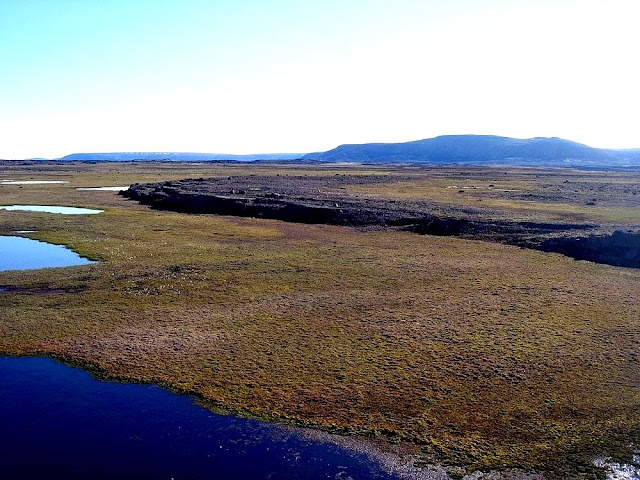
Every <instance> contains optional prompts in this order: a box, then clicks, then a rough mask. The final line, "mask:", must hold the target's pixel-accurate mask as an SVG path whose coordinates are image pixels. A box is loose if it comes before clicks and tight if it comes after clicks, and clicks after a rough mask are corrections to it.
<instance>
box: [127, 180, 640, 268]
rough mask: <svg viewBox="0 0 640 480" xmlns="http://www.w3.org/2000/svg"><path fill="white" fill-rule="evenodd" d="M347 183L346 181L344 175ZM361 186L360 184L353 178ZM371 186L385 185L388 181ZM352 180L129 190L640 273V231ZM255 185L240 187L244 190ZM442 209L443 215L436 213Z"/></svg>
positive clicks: (192, 209)
mask: <svg viewBox="0 0 640 480" xmlns="http://www.w3.org/2000/svg"><path fill="white" fill-rule="evenodd" d="M343 177H344V176H343ZM349 180H353V179H349ZM367 181H369V182H372V183H376V182H383V181H384V178H378V177H377V176H376V177H373V178H368V179H367ZM337 182H344V178H343V179H341V180H336V179H332V178H326V177H306V176H305V177H229V178H227V179H191V180H182V181H173V182H162V183H150V184H136V185H133V186H131V187H130V188H129V189H128V190H126V191H124V192H121V194H122V195H124V196H125V197H128V198H131V199H133V200H138V201H140V202H141V203H144V204H146V205H150V206H152V207H154V208H158V209H165V210H173V211H178V212H186V213H206V214H218V215H233V216H241V217H257V218H268V219H274V220H282V221H286V222H297V223H308V224H329V225H345V226H356V227H374V228H375V227H378V228H381V229H387V228H402V229H404V230H408V231H411V232H414V233H418V234H428V235H438V236H459V237H464V238H468V239H477V240H485V241H495V242H500V243H505V244H509V245H516V246H520V247H525V248H533V249H537V250H542V251H545V252H555V253H561V254H563V255H567V256H569V257H572V258H576V259H579V260H589V261H592V262H597V263H604V264H609V265H615V266H622V267H632V268H640V232H637V231H627V232H624V231H620V230H616V229H615V228H612V227H611V226H608V227H607V228H603V227H602V226H600V225H597V224H594V223H586V222H583V223H568V222H536V221H509V220H504V219H492V218H491V219H487V218H483V217H482V216H481V215H477V214H473V213H471V214H469V212H465V210H464V209H461V208H455V207H452V208H451V209H450V214H443V213H442V208H441V206H439V208H437V209H436V208H434V206H433V205H431V204H429V203H428V202H416V201H395V200H394V201H388V200H385V199H371V198H356V197H354V196H350V195H346V194H345V193H343V192H341V190H344V187H341V186H340V185H341V183H337ZM244 184H246V185H248V186H247V187H245V188H239V186H241V185H244ZM436 211H438V213H435V212H436Z"/></svg>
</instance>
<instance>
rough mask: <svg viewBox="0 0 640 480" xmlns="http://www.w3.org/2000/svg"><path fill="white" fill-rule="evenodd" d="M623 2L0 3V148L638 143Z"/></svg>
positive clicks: (636, 70)
mask: <svg viewBox="0 0 640 480" xmlns="http://www.w3.org/2000/svg"><path fill="white" fill-rule="evenodd" d="M638 19H640V2H638V1H637V0H607V1H604V0H603V1H590V0H556V1H548V0H537V1H533V0H512V1H505V0H502V1H501V0H476V1H470V0H467V1H464V0H449V1H443V0H439V1H429V0H423V1H417V0H394V1H384V0H368V1H364V0H351V1H348V0H343V1H335V0H325V1H317V2H304V1H290V0H281V1H275V0H264V1H256V0H236V1H213V0H212V1H203V0H202V1H200V0H185V1H167V0H164V1H163V0H101V1H98V0H90V1H89V0H0V158H25V157H35V156H44V157H57V156H61V155H65V154H67V153H72V152H86V151H199V152H223V153H258V152H308V151H317V150H326V149H329V148H333V147H335V146H337V145H338V144H341V143H360V142H370V141H380V142H395V141H406V140H415V139H420V138H427V137H431V136H436V135H442V134H460V133H478V134H496V135H506V136H515V137H532V136H560V137H564V138H568V139H571V140H576V141H580V142H583V143H587V144H589V145H592V146H601V147H621V148H625V147H627V148H628V147H640V129H639V128H638V121H637V112H638V111H640V95H639V94H638V85H639V84H640V66H639V62H638V61H637V49H638V47H639V46H640V29H638V28H637V22H638Z"/></svg>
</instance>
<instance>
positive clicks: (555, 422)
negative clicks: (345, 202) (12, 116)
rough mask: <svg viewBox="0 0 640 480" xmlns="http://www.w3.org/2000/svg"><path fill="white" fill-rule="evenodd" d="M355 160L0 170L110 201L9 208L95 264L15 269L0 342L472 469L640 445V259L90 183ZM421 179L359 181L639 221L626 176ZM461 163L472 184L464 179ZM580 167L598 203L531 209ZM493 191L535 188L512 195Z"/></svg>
mask: <svg viewBox="0 0 640 480" xmlns="http://www.w3.org/2000/svg"><path fill="white" fill-rule="evenodd" d="M347 168H348V171H349V173H352V174H363V175H366V174H370V173H371V172H372V170H371V169H365V168H357V167H343V168H338V167H331V168H327V167H300V166H299V167H295V168H293V167H279V166H233V165H232V166H229V165H216V164H211V165H182V164H180V165H175V164H95V165H90V164H77V165H76V164H72V165H56V166H51V165H19V164H5V165H0V179H2V178H11V179H30V178H36V179H40V178H46V179H61V180H68V181H69V182H70V183H68V184H62V185H25V186H22V187H21V186H15V185H3V186H0V204H12V203H31V204H59V205H76V206H85V207H98V208H103V209H105V210H106V211H105V213H103V214H100V215H92V216H58V215H47V214H36V213H20V214H18V213H16V212H6V211H2V210H0V234H8V233H10V232H11V231H13V230H38V233H37V234H33V235H30V236H31V237H32V238H38V239H42V240H47V241H52V242H55V243H64V244H66V245H70V246H71V247H73V248H74V249H75V250H76V251H78V252H80V253H82V254H83V255H87V256H89V257H91V258H95V259H100V260H101V263H99V264H94V265H90V266H82V267H73V268H67V269H45V270H34V271H26V272H4V273H0V286H2V287H3V291H0V353H4V354H14V355H18V354H21V355H31V354H40V353H44V354H48V355H53V356H56V357H58V358H64V359H66V360H68V361H72V362H74V363H76V364H81V365H84V366H86V367H87V368H90V369H92V370H94V371H96V372H100V373H102V374H105V375H109V376H113V377H117V378H120V379H126V380H130V381H143V382H154V383H158V384H161V385H164V386H167V387H170V388H173V389H175V390H178V391H184V392H189V393H194V394H196V395H198V396H199V397H200V398H202V399H203V400H204V401H205V403H207V404H208V405H210V406H211V407H212V408H218V409H223V410H227V411H233V412H237V413H241V414H248V415H256V416H263V417H266V418H270V419H277V420H280V421H287V422H293V423H300V424H305V425H312V426H318V427H320V428H323V429H328V430H334V431H339V432H344V433H350V434H362V435H376V436H380V437H382V438H385V439H386V440H389V441H392V442H400V443H406V444H408V445H415V446H417V447H418V448H419V450H420V451H421V452H422V455H423V459H424V461H425V462H431V461H436V462H444V463H445V464H449V465H457V466H463V467H465V468H467V469H468V471H471V470H474V469H484V470H488V469H494V468H498V469H502V468H507V467H509V468H510V467H519V468H523V469H527V470H529V469H535V470H537V471H541V472H545V473H546V474H547V475H548V476H550V477H559V478H566V477H569V476H573V477H575V476H579V475H581V474H583V475H594V474H595V473H597V472H595V471H594V470H592V469H591V468H590V467H589V459H590V458H591V456H593V455H597V454H609V455H613V456H614V457H615V458H620V459H624V458H625V456H627V455H628V454H629V450H628V446H629V445H630V443H632V442H636V443H639V442H640V368H639V367H640V359H639V358H638V351H639V347H640V302H638V299H639V296H640V270H637V269H625V268H617V267H610V266H604V265H596V264H592V263H589V262H576V261H574V260H571V259H569V258H567V257H563V256H561V255H556V254H546V253H542V252H538V251H533V250H525V249H520V248H517V247H511V246H506V245H501V244H497V243H489V242H481V241H470V240H464V239H458V238H445V237H431V236H421V235H415V234H411V233H405V232H374V231H360V230H356V229H353V228H348V227H338V226H327V225H301V224H293V223H284V222H279V221H275V220H256V219H249V218H245V219H239V218H232V217H221V216H214V215H187V214H179V213H171V212H159V211H154V210H151V209H149V208H148V207H145V206H141V205H138V204H137V203H136V202H132V201H129V200H126V199H124V198H121V197H119V196H117V195H116V194H114V193H113V192H97V191H77V190H76V189H75V188H76V187H79V186H101V185H120V184H128V183H133V182H144V181H160V180H167V179H178V178H185V177H199V176H209V175H220V176H228V175H234V174H239V173H243V174H245V173H250V174H251V173H253V174H269V175H276V174H281V175H284V174H287V173H291V172H294V173H296V174H305V173H309V174H312V173H313V174H314V175H317V174H318V173H319V172H324V173H326V174H330V175H334V174H335V173H340V172H344V171H345V169H347ZM375 171H376V173H381V172H383V169H382V168H378V169H375ZM532 172H533V173H532ZM387 173H388V174H389V175H404V174H405V173H406V172H404V171H402V172H400V171H396V170H393V171H389V172H387ZM423 173H424V175H425V181H423V182H419V181H418V180H415V179H414V180H411V181H409V182H407V181H403V182H392V183H387V184H384V185H380V186H378V187H371V186H367V187H366V190H362V191H360V190H359V191H358V194H362V195H377V196H385V197H388V198H392V197H396V196H414V197H419V198H423V199H427V200H430V201H434V202H442V203H443V204H445V203H446V202H458V203H457V204H458V205H472V204H473V206H474V207H475V206H477V205H475V204H476V203H478V202H480V201H481V203H482V204H483V205H486V204H489V205H491V206H492V207H493V206H495V203H496V202H502V207H504V206H505V205H504V202H508V208H510V209H513V211H514V212H517V215H520V214H521V215H523V216H526V217H528V216H530V215H532V212H541V213H540V214H539V215H540V216H549V217H553V218H556V217H562V218H565V216H566V215H567V212H571V213H570V214H569V215H582V216H587V217H588V216H589V215H594V216H597V217H599V218H600V219H601V220H602V219H604V218H605V217H606V219H607V220H611V221H620V219H621V218H624V221H625V222H638V218H639V216H638V215H639V213H638V209H637V208H635V207H634V206H629V205H624V206H621V205H617V204H616V202H617V201H618V200H616V198H617V197H616V195H609V194H608V193H606V192H610V191H618V189H627V190H628V191H629V192H630V193H629V195H633V192H632V191H633V189H636V190H637V183H636V184H635V185H634V184H630V183H629V177H625V176H620V175H618V174H595V173H587V174H582V173H576V172H553V173H549V172H536V171H518V172H513V175H512V176H510V175H503V177H504V178H502V177H501V180H500V183H497V182H495V181H494V182H489V181H487V185H486V188H484V187H483V188H478V187H479V186H478V185H475V186H476V187H477V188H475V189H472V188H468V189H466V188H463V187H471V186H472V185H470V182H471V183H474V184H477V183H478V182H479V180H473V178H474V177H473V175H474V173H473V172H468V173H463V175H459V174H460V171H453V170H451V171H445V170H442V171H438V170H432V171H428V170H425V171H424V172H423ZM485 173H486V170H485ZM489 173H490V174H491V175H488V176H493V174H494V173H496V174H497V172H496V171H489ZM502 173H504V172H501V173H500V174H501V175H502ZM454 174H455V175H459V176H460V177H461V180H460V181H456V182H455V183H452V182H451V178H450V177H451V176H452V175H454ZM538 175H539V176H538ZM565 175H571V176H572V177H571V179H569V178H565V177H564V176H565ZM462 177H464V179H465V180H464V181H462ZM468 178H471V179H472V180H466V179H468ZM492 180H493V179H492ZM565 180H570V182H574V181H580V182H583V184H586V185H587V187H585V188H587V189H588V188H591V186H593V188H594V189H595V190H596V191H597V190H598V189H599V188H600V186H601V185H603V184H604V185H609V183H611V186H607V189H605V192H604V193H603V194H602V199H601V200H599V201H598V200H596V206H593V205H586V204H583V203H581V201H575V199H570V198H569V199H566V200H560V199H556V200H554V201H547V200H545V201H544V202H542V203H540V204H537V203H536V202H535V199H533V200H532V199H531V198H530V197H527V195H528V194H527V193H525V192H529V193H534V194H535V193H536V192H538V191H543V190H544V189H548V188H557V187H558V186H559V185H565V186H566V185H567V184H566V183H564V182H565ZM636 180H637V179H636ZM608 182H609V183H608ZM489 184H491V185H493V187H489ZM548 184H550V185H554V187H545V185H548ZM450 185H455V186H456V188H448V187H449V186H450ZM348 188H351V189H352V190H353V189H357V188H360V187H357V186H354V187H348ZM362 188H365V187H362ZM490 188H492V189H494V190H495V189H497V188H499V189H501V190H505V191H508V192H507V193H513V192H510V191H512V190H517V191H518V192H520V193H519V194H518V195H515V194H514V195H513V196H512V197H510V198H508V199H505V197H504V196H503V195H497V194H496V193H495V192H493V193H492V190H490ZM459 190H464V191H465V193H458V192H459ZM468 191H469V193H467V192H468ZM605 196H609V197H610V200H607V201H605V200H604V197H605ZM580 198H582V197H580ZM598 204H600V205H601V206H600V207H598ZM565 205H567V206H569V207H568V208H565ZM622 207H623V208H622ZM514 215H515V213H514ZM627 458H628V457H627Z"/></svg>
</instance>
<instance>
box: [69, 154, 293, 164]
mask: <svg viewBox="0 0 640 480" xmlns="http://www.w3.org/2000/svg"><path fill="white" fill-rule="evenodd" d="M303 155H304V154H302V153H260V154H255V155H228V154H224V153H188V152H112V153H72V154H71V155H66V156H64V157H62V158H59V159H58V160H64V161H91V160H93V161H99V162H128V161H134V160H155V161H162V160H165V161H172V162H210V161H216V160H217V161H220V160H231V161H236V162H252V161H256V160H295V159H298V158H300V157H302V156H303Z"/></svg>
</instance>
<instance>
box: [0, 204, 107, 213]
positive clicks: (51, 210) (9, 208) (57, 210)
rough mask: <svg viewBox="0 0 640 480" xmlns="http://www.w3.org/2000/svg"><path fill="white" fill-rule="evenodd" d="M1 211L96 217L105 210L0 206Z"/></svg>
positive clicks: (50, 206) (47, 206)
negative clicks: (95, 215)
mask: <svg viewBox="0 0 640 480" xmlns="http://www.w3.org/2000/svg"><path fill="white" fill-rule="evenodd" d="M0 210H7V211H19V212H42V213H59V214H62V215H94V214H96V213H102V212H103V211H104V210H96V209H93V208H79V207H62V206H58V205H0Z"/></svg>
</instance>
